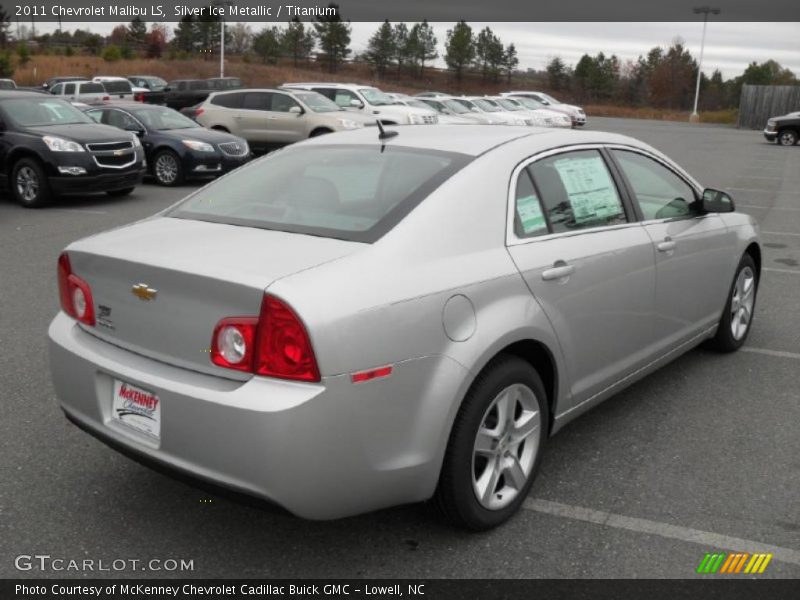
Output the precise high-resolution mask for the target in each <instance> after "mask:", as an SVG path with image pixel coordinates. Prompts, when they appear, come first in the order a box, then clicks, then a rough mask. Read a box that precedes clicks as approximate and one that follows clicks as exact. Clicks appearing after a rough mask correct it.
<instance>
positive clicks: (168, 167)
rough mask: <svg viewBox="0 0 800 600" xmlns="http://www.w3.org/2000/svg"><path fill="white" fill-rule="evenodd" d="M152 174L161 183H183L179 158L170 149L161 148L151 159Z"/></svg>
mask: <svg viewBox="0 0 800 600" xmlns="http://www.w3.org/2000/svg"><path fill="white" fill-rule="evenodd" d="M153 175H154V176H155V178H156V181H157V182H158V183H160V184H161V185H180V184H181V183H183V166H182V165H181V159H180V158H178V155H177V154H175V153H174V152H173V151H172V150H162V151H161V152H159V153H158V154H156V156H155V159H154V160H153Z"/></svg>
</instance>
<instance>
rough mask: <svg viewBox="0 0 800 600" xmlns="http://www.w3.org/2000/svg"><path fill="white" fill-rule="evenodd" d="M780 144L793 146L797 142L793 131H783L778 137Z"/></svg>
mask: <svg viewBox="0 0 800 600" xmlns="http://www.w3.org/2000/svg"><path fill="white" fill-rule="evenodd" d="M778 141H780V143H781V146H794V145H795V144H796V143H797V134H796V133H795V132H794V131H784V132H783V133H781V135H780V137H779V138H778Z"/></svg>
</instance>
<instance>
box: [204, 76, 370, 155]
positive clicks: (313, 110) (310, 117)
mask: <svg viewBox="0 0 800 600" xmlns="http://www.w3.org/2000/svg"><path fill="white" fill-rule="evenodd" d="M195 119H196V120H197V122H198V123H200V124H201V125H202V126H204V127H208V128H209V129H218V130H220V131H227V132H230V133H233V134H234V135H238V136H239V137H243V138H244V139H246V140H247V141H248V143H249V144H250V146H251V147H252V148H253V149H254V150H267V149H269V148H273V147H276V146H284V145H286V144H291V143H294V142H299V141H300V140H304V139H306V138H309V137H314V136H317V135H323V134H325V133H333V132H334V131H344V130H348V129H359V128H361V127H364V125H367V124H369V125H374V124H375V122H374V119H372V118H369V117H365V116H362V115H358V114H353V113H351V112H348V111H346V110H344V109H342V108H340V107H339V106H337V105H336V103H334V102H332V101H330V100H328V99H327V98H326V97H325V96H322V95H321V94H318V93H316V92H311V91H306V90H285V89H247V90H233V91H229V92H216V93H213V94H211V95H210V96H209V97H208V98H207V99H206V101H205V102H203V103H202V104H201V105H200V106H199V107H198V108H197V112H196V113H195Z"/></svg>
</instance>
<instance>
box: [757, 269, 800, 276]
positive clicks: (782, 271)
mask: <svg viewBox="0 0 800 600" xmlns="http://www.w3.org/2000/svg"><path fill="white" fill-rule="evenodd" d="M761 270H762V271H767V272H768V273H789V274H791V275H800V271H795V270H793V269H772V268H770V267H767V268H764V269H761Z"/></svg>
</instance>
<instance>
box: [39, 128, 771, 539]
mask: <svg viewBox="0 0 800 600" xmlns="http://www.w3.org/2000/svg"><path fill="white" fill-rule="evenodd" d="M760 266H761V250H760V245H759V240H758V230H757V226H756V224H755V223H754V221H753V220H752V218H751V217H749V216H748V215H745V214H740V213H736V212H734V205H733V201H732V200H731V198H730V197H729V196H728V195H726V194H725V193H723V192H721V191H717V190H712V189H703V188H702V187H701V186H700V185H699V184H698V183H697V182H696V181H695V180H694V179H692V178H691V177H690V176H689V175H688V174H687V173H686V172H685V171H684V170H683V169H681V168H680V167H679V166H677V165H676V164H675V163H674V162H672V161H671V160H669V159H668V158H667V157H665V156H664V155H662V154H661V153H660V152H658V151H657V150H655V149H653V148H651V147H649V146H647V145H645V144H643V143H641V142H639V141H637V140H634V139H631V138H628V137H624V136H619V135H612V134H606V133H598V132H583V131H581V132H578V131H558V130H552V129H549V130H548V129H536V128H530V127H500V128H498V127H492V126H481V125H475V126H473V127H466V128H465V127H459V126H441V127H438V128H432V127H424V126H422V127H403V128H398V129H397V130H395V131H391V130H389V131H379V130H378V129H377V128H370V129H362V130H358V131H353V132H344V133H337V134H333V135H330V136H323V137H321V138H314V139H312V140H309V141H307V142H302V143H299V144H296V145H294V146H291V147H288V148H286V149H284V150H281V151H278V152H276V153H273V154H271V155H269V156H267V157H264V158H263V159H260V160H258V161H254V162H252V163H250V164H249V165H246V166H244V167H242V168H240V169H239V170H237V171H235V172H233V173H232V174H229V175H226V176H224V177H222V178H221V179H219V180H217V181H216V182H214V183H212V184H210V185H208V186H206V187H204V188H202V189H200V190H198V191H196V192H194V193H193V194H191V195H190V196H188V197H187V198H186V199H185V200H184V201H182V202H181V203H179V204H177V205H175V206H173V207H171V208H169V209H167V210H165V211H163V212H161V213H159V214H157V215H155V216H154V217H152V218H149V219H146V220H144V221H140V222H137V223H134V224H131V225H128V226H126V227H122V228H117V229H114V230H113V231H110V232H108V233H104V234H100V235H94V236H92V237H89V238H86V239H83V240H81V241H78V242H75V243H73V244H70V245H69V246H68V247H67V248H66V250H65V251H64V253H63V254H62V255H61V256H60V257H59V259H58V282H59V289H60V298H61V308H62V310H61V311H60V312H59V313H58V315H57V316H56V317H55V319H54V320H53V322H52V324H51V325H50V330H49V337H50V355H51V360H50V364H51V369H52V378H53V382H54V385H55V389H56V392H57V395H58V397H59V399H60V403H61V407H62V408H63V410H64V412H65V413H66V416H67V417H68V418H69V419H70V420H71V421H72V422H74V423H75V424H77V425H78V426H79V427H81V428H83V429H84V430H86V431H87V432H89V433H91V434H93V435H95V436H96V437H98V438H100V439H101V440H103V441H105V442H106V443H108V444H109V445H111V446H112V447H115V448H117V449H120V450H122V451H124V452H126V453H130V454H133V455H134V456H136V457H138V458H140V459H142V460H144V461H145V462H149V463H152V464H155V465H158V466H161V467H167V468H169V469H173V470H175V471H178V472H182V473H184V474H190V475H193V476H195V477H199V478H203V479H206V480H211V481H212V482H215V483H216V484H221V485H223V486H227V487H230V488H234V489H236V490H239V491H244V492H246V493H249V494H252V495H255V496H259V497H262V498H266V499H268V500H270V501H272V502H275V503H277V504H279V505H282V506H284V507H286V508H287V509H289V510H290V511H292V512H294V513H295V514H297V515H299V516H302V517H306V518H312V519H330V518H336V517H343V516H346V515H352V514H355V513H360V512H363V511H369V510H374V509H378V508H381V507H386V506H391V505H396V504H401V503H408V502H417V501H423V500H427V499H430V498H435V499H436V501H437V502H438V504H439V505H440V506H441V507H442V509H443V511H444V513H445V514H446V515H447V516H448V517H449V518H450V519H451V520H452V521H454V522H455V523H457V524H459V525H461V526H465V527H467V528H471V529H485V528H489V527H492V526H496V525H498V524H500V523H502V522H503V521H505V520H506V519H508V518H509V517H510V516H511V515H512V514H513V513H514V512H515V511H516V510H517V509H518V508H519V506H520V505H521V504H522V502H523V501H524V499H525V497H526V496H527V495H528V492H529V490H530V488H531V485H532V483H533V480H534V474H535V472H536V470H537V466H538V464H539V462H540V459H541V456H542V451H543V449H544V445H545V442H546V440H547V439H548V437H549V436H550V435H552V434H554V433H555V432H556V431H557V430H559V429H560V428H561V427H563V426H564V424H565V423H567V422H568V421H570V420H571V419H574V418H575V417H577V416H578V415H579V414H581V413H583V412H584V411H586V410H587V409H589V408H590V407H592V406H594V405H596V404H597V403H598V402H600V401H602V400H604V399H605V398H608V397H609V396H611V395H612V394H614V393H615V392H617V391H619V390H621V389H622V388H624V387H626V386H628V385H630V384H631V383H632V382H634V381H636V380H638V379H640V378H642V377H643V376H645V375H646V374H648V373H650V372H651V371H653V370H654V369H656V368H658V367H659V366H661V365H664V364H665V363H667V362H668V361H670V360H672V359H673V358H675V357H677V356H678V355H680V354H681V353H683V352H685V351H687V350H689V349H690V348H692V347H694V346H696V345H698V344H700V343H701V342H704V341H707V342H708V343H709V344H711V345H713V346H715V347H716V348H718V349H720V350H722V351H733V350H736V349H737V348H739V347H740V346H741V345H742V344H743V343H744V341H745V340H746V338H747V335H748V332H749V330H750V325H751V322H752V316H753V310H754V306H755V301H756V292H757V287H758V282H759V274H760ZM709 375H710V376H711V375H712V374H709Z"/></svg>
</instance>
